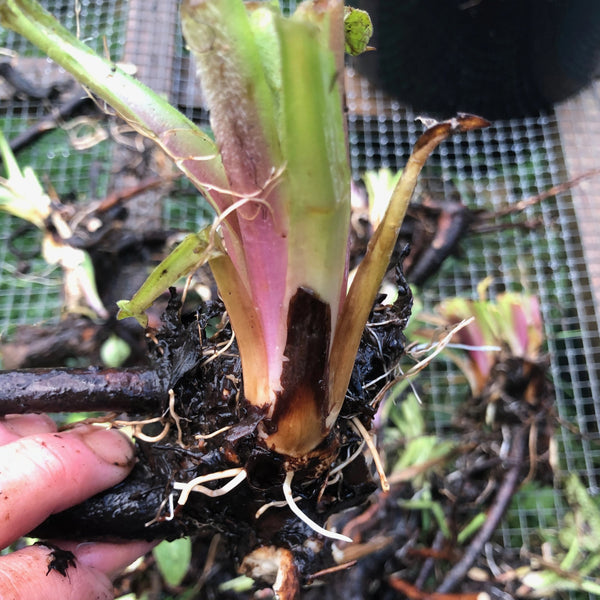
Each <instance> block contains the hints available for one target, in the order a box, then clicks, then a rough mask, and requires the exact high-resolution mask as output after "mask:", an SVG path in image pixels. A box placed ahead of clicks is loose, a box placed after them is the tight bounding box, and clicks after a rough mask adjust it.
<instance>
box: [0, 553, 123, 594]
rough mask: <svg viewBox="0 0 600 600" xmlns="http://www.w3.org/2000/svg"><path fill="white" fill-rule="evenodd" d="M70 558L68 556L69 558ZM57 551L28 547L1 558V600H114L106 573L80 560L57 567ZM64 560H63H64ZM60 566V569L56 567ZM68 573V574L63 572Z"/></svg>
mask: <svg viewBox="0 0 600 600" xmlns="http://www.w3.org/2000/svg"><path fill="white" fill-rule="evenodd" d="M67 556H68V555H67ZM54 560H56V559H55V558H54V550H53V549H52V548H46V547H44V546H28V547H27V548H23V549H22V550H19V551H18V552H13V553H12V554H8V555H7V556H3V557H1V558H0V598H3V599H5V600H112V599H113V597H114V596H113V586H112V583H111V580H110V578H109V577H108V576H107V575H106V574H105V573H103V572H102V571H100V570H98V569H95V568H93V567H90V566H87V565H85V564H80V563H78V562H77V561H76V560H75V561H73V562H74V564H67V565H66V567H65V568H64V569H62V567H63V566H64V565H63V564H62V563H60V564H58V565H54V566H52V564H53V561H54ZM61 560H62V559H61ZM56 567H58V568H56ZM63 571H64V572H63Z"/></svg>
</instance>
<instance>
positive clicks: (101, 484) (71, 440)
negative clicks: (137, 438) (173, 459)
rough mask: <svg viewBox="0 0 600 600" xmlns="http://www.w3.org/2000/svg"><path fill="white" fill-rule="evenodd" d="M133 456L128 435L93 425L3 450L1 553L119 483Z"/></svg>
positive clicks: (0, 467) (30, 439)
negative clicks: (59, 514)
mask: <svg viewBox="0 0 600 600" xmlns="http://www.w3.org/2000/svg"><path fill="white" fill-rule="evenodd" d="M133 457H134V453H133V447H132V445H131V443H130V442H129V440H128V439H127V438H126V437H125V436H124V435H123V434H121V433H120V432H119V431H117V430H109V429H102V428H98V427H92V426H83V427H78V428H76V429H73V430H71V431H67V432H61V433H56V432H54V433H42V434H36V435H32V436H28V437H24V438H20V439H18V440H16V441H13V442H11V443H9V444H5V445H4V446H0V523H1V524H2V525H1V526H0V548H1V547H4V546H6V545H8V544H9V543H11V542H12V541H14V540H15V539H17V538H18V537H20V536H22V535H24V534H25V533H27V532H29V531H30V530H31V529H33V528H34V527H35V526H36V525H39V524H40V523H41V522H42V521H44V520H45V519H46V518H47V517H48V516H49V515H51V514H54V513H56V512H60V511H62V510H64V509H66V508H68V507H69V506H73V505H75V504H78V503H79V502H82V501H83V500H85V499H86V498H89V497H90V496H93V495H94V494H96V493H98V492H100V491H102V490H104V489H106V488H109V487H112V486H113V485H116V484H117V483H119V482H120V481H121V480H123V479H124V478H125V477H126V475H127V474H128V473H129V471H130V470H131V468H132V466H133Z"/></svg>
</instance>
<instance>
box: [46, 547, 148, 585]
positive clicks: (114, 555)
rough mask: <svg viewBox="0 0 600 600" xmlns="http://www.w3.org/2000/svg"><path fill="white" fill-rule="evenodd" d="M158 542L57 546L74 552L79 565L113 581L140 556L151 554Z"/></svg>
mask: <svg viewBox="0 0 600 600" xmlns="http://www.w3.org/2000/svg"><path fill="white" fill-rule="evenodd" d="M157 543H158V542H146V541H133V542H119V543H114V542H111V543H108V542H72V541H65V542H63V541H58V542H56V545H57V546H59V547H60V548H63V549H65V550H69V551H71V552H73V554H74V555H75V556H76V558H77V564H83V565H86V566H87V567H90V568H92V569H97V570H98V571H102V573H105V574H106V575H107V576H108V577H110V578H111V579H112V578H114V577H115V576H116V575H118V574H119V573H121V571H123V569H124V568H125V567H127V566H128V565H130V564H131V563H132V562H133V561H134V560H136V559H137V558H139V557H140V556H142V555H144V554H146V553H147V552H150V550H152V548H154V546H156V544H157Z"/></svg>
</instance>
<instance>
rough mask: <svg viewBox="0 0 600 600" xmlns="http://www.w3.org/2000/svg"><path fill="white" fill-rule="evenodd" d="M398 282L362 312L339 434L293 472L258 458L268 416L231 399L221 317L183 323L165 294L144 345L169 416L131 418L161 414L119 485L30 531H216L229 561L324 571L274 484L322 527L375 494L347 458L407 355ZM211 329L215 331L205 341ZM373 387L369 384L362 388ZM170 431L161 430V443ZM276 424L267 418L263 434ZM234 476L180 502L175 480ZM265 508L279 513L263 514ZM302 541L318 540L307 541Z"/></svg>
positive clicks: (236, 389)
mask: <svg viewBox="0 0 600 600" xmlns="http://www.w3.org/2000/svg"><path fill="white" fill-rule="evenodd" d="M396 280H397V284H398V289H399V294H398V299H397V300H396V302H395V303H394V304H392V305H385V306H383V305H379V304H377V305H376V306H375V307H374V309H373V311H372V313H371V316H370V322H371V323H378V324H379V325H378V326H377V327H374V328H373V327H371V328H368V330H366V333H365V334H364V335H363V338H362V342H361V345H360V349H359V353H358V357H357V360H356V363H355V366H354V371H353V374H352V379H351V382H350V387H349V389H348V394H347V400H346V402H345V404H344V408H343V410H342V412H341V414H340V418H339V419H338V421H337V423H336V426H335V427H334V428H333V429H332V431H331V432H330V434H329V436H328V437H327V438H326V439H325V440H324V442H323V443H322V444H321V445H320V446H319V447H317V448H316V449H315V450H314V451H313V452H312V453H311V455H310V456H309V457H307V458H306V459H304V460H303V461H302V464H301V465H300V464H293V465H292V464H290V462H289V460H290V459H287V460H284V458H283V457H282V456H281V455H279V454H276V453H274V452H271V451H269V450H267V449H265V447H264V445H263V444H261V443H260V442H259V440H258V436H257V427H258V424H259V423H261V421H263V419H264V418H265V415H264V414H262V413H261V412H260V410H259V409H256V408H253V407H252V406H250V405H248V404H246V403H244V402H240V398H242V397H243V388H242V375H241V368H240V359H239V355H238V352H237V348H236V346H235V342H233V343H232V344H231V345H230V346H228V347H226V350H225V351H222V349H223V348H224V347H225V346H226V344H227V343H228V342H229V341H230V340H231V329H230V327H229V325H228V324H226V325H224V326H223V327H222V328H220V329H219V325H218V324H219V323H221V320H222V318H223V315H224V308H223V306H222V304H221V303H220V302H212V303H208V304H206V305H205V306H203V307H202V308H201V310H199V311H197V312H196V313H194V314H191V315H188V316H184V317H183V318H181V316H180V302H179V300H178V298H177V297H176V296H175V295H174V293H173V297H172V299H171V302H170V303H169V307H168V309H167V311H166V314H165V317H164V325H163V327H162V329H161V331H160V332H159V333H158V336H157V340H156V341H157V343H156V344H155V345H154V348H153V355H154V361H155V364H156V368H157V371H158V373H159V374H160V376H161V377H162V378H164V379H166V381H164V382H163V383H164V384H166V387H168V388H171V389H172V390H173V396H172V397H173V399H174V404H173V406H172V410H170V409H169V406H168V399H166V400H165V404H164V407H163V410H162V411H160V412H159V413H158V414H146V415H130V416H133V418H135V419H136V420H144V419H150V418H153V417H157V416H161V415H164V418H163V419H162V421H161V422H159V423H155V424H153V425H148V426H146V427H145V428H144V437H146V436H153V438H154V439H155V441H143V440H141V439H138V443H137V454H138V463H137V465H136V467H135V468H134V471H133V472H132V473H131V475H130V476H129V477H128V479H126V480H125V481H124V482H123V483H122V484H120V485H118V486H116V487H114V488H112V489H111V490H109V491H107V492H105V493H103V494H99V495H97V496H95V497H94V498H92V499H90V500H88V501H86V502H84V503H83V504H80V505H79V506H77V507H75V508H72V509H70V510H68V511H65V512H63V513H60V514H58V515H54V516H52V517H51V518H50V519H49V520H48V521H46V522H45V523H44V524H43V525H41V526H40V527H39V528H38V529H37V530H36V531H35V532H34V534H35V535H36V536H39V537H45V538H54V537H58V536H59V537H61V538H64V537H65V536H67V535H68V536H70V537H72V538H74V539H88V540H89V539H94V538H96V539H109V538H120V539H122V538H130V539H135V538H145V539H161V538H167V539H174V538H177V537H179V536H184V535H192V536H193V535H194V534H196V533H201V532H208V531H213V532H219V533H221V534H223V536H224V539H225V540H226V541H227V543H228V546H229V550H230V552H231V554H232V556H233V557H234V559H235V560H236V562H237V561H241V560H242V558H243V557H244V556H246V555H247V554H248V553H249V552H250V551H252V550H253V549H254V548H257V547H261V546H276V547H278V548H283V549H285V548H287V549H290V550H292V551H293V555H294V557H295V560H296V562H297V566H298V570H299V573H300V574H307V573H310V572H314V571H316V570H318V569H319V568H320V567H321V565H323V564H326V565H327V564H330V563H331V557H330V553H328V552H321V550H322V548H323V546H324V545H325V544H324V541H323V538H322V537H321V536H319V535H316V534H315V532H314V531H313V530H311V528H310V527H308V525H306V524H305V523H304V522H302V521H301V520H300V519H298V517H296V516H295V515H294V514H293V513H292V512H291V511H290V509H289V508H288V506H287V505H286V504H285V502H283V500H284V495H283V489H282V488H283V483H284V480H285V477H286V473H287V472H289V471H290V470H291V469H294V470H295V473H294V480H293V484H292V493H293V496H294V497H295V498H296V501H297V503H298V505H299V507H300V508H301V510H302V511H303V512H304V513H305V514H307V516H309V517H310V518H311V519H313V520H314V521H315V522H316V523H319V524H324V523H325V521H326V520H327V518H328V516H329V515H331V514H334V513H336V512H338V511H340V510H342V509H344V508H347V507H350V506H357V505H359V504H361V503H362V502H363V501H364V500H366V499H367V497H368V496H369V495H370V494H371V493H372V492H373V490H374V489H375V487H376V486H375V484H374V482H373V480H372V477H371V473H370V469H368V468H367V465H366V462H365V458H364V453H360V452H359V453H356V450H357V449H358V448H359V446H360V445H361V443H362V438H361V437H360V435H359V434H358V433H357V431H356V429H355V427H353V426H352V419H360V421H361V422H363V423H364V424H365V426H366V427H370V423H371V420H372V418H373V416H374V414H375V411H376V410H377V401H378V397H377V395H378V392H379V391H380V390H381V389H382V387H383V386H384V385H385V384H386V383H387V382H388V379H389V378H390V377H391V375H388V376H387V377H386V376H385V373H389V372H390V369H391V367H392V366H393V365H395V364H397V362H398V360H399V358H400V357H401V355H402V354H403V352H404V342H405V340H404V336H403V333H402V331H403V329H404V327H405V325H406V322H407V320H408V317H409V315H410V310H411V306H412V296H411V293H410V288H409V287H408V285H407V284H406V282H405V280H404V277H403V275H402V272H401V269H400V268H399V267H397V268H396ZM301 295H302V296H303V297H302V298H299V300H298V308H299V309H305V308H306V306H307V305H312V304H314V303H315V299H314V298H312V297H311V296H310V294H307V295H305V294H301ZM313 308H314V309H315V310H313V311H312V312H311V315H312V316H311V319H313V320H315V319H316V320H322V319H319V314H320V311H319V307H318V306H316V307H313ZM321 317H323V315H321ZM224 322H225V323H227V321H226V320H224ZM308 325H310V324H308V323H307V326H308ZM215 326H216V328H217V332H216V333H215V334H213V335H212V337H209V336H210V334H211V332H212V331H214V330H215ZM199 333H200V334H201V336H202V341H200V337H199ZM317 337H318V336H317ZM315 339H316V338H315ZM290 342H291V343H293V340H290ZM325 350H326V349H325V348H320V347H318V344H317V346H315V344H312V343H311V342H310V340H309V341H307V347H306V351H307V354H309V353H313V354H315V355H316V356H320V357H321V358H319V360H322V358H323V356H324V354H325ZM307 368H308V371H309V372H308V373H307V377H305V378H304V379H303V381H309V382H310V381H312V380H311V377H310V370H311V368H312V367H310V366H308V367H307ZM373 381H378V383H377V384H376V385H370V386H366V385H365V384H367V383H369V382H373ZM291 383H293V382H291ZM312 385H314V386H316V387H317V388H318V386H319V383H318V381H312ZM167 425H168V427H169V429H168V430H167V432H166V435H164V437H162V436H161V432H164V431H165V428H166V427H167ZM276 426H277V422H276V416H274V417H273V419H272V421H271V423H270V424H269V427H271V428H274V427H276ZM153 427H154V429H153ZM215 432H220V433H217V435H214V434H215ZM148 439H150V437H148ZM353 454H356V457H355V458H354V459H353V460H352V461H350V462H348V464H346V465H345V466H343V468H342V469H340V471H341V473H340V474H338V476H336V477H331V480H330V481H329V480H328V478H330V474H331V472H332V470H333V471H335V468H336V466H337V465H342V464H343V463H345V462H346V461H347V459H348V458H349V457H351V456H352V455H353ZM292 460H293V459H292ZM236 468H241V469H243V470H244V471H245V472H246V473H247V477H246V478H245V479H244V480H243V481H242V482H241V483H240V484H239V485H238V486H237V487H236V488H235V489H233V490H232V491H230V492H229V493H225V494H223V495H221V496H215V497H211V496H210V495H206V494H202V493H196V492H191V493H190V495H189V498H188V500H187V502H186V503H185V505H183V506H178V505H177V500H178V498H179V491H177V490H176V489H175V487H176V484H177V483H180V484H181V483H184V484H185V483H188V482H190V481H192V480H193V479H194V478H196V477H198V476H201V475H207V474H213V473H218V472H222V471H227V470H231V469H236ZM328 481H329V482H328ZM222 486H223V481H214V482H209V483H207V484H206V487H208V488H212V489H217V488H220V487H222ZM273 502H275V503H277V504H276V505H273V506H270V503H273ZM257 514H258V515H259V516H258V517H257ZM311 537H312V538H313V539H314V540H315V541H316V543H315V544H312V545H310V544H306V543H305V542H306V540H307V538H311Z"/></svg>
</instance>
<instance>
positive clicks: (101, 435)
mask: <svg viewBox="0 0 600 600" xmlns="http://www.w3.org/2000/svg"><path fill="white" fill-rule="evenodd" d="M80 435H81V439H82V440H83V441H84V443H85V445H86V446H87V447H88V448H90V449H91V450H92V451H93V452H94V454H96V456H98V457H99V458H100V459H102V460H103V461H104V462H106V463H108V464H110V465H115V466H118V467H129V466H131V464H132V462H133V455H134V454H133V445H132V444H131V442H130V441H129V440H128V439H127V437H126V436H125V435H124V434H122V433H121V432H120V431H118V430H116V429H99V428H91V430H90V431H89V432H86V433H81V434H80Z"/></svg>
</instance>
